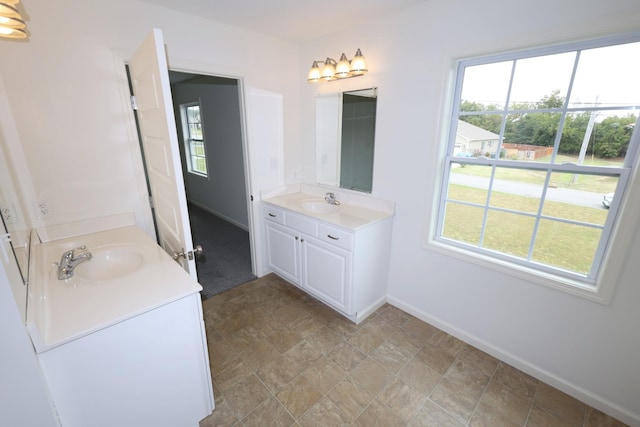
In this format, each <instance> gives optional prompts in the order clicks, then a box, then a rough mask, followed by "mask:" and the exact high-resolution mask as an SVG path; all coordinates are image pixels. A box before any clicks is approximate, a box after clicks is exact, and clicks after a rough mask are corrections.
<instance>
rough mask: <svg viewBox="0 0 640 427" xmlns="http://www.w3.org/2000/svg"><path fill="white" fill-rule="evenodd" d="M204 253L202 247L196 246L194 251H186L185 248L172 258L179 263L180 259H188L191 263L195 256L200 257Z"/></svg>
mask: <svg viewBox="0 0 640 427" xmlns="http://www.w3.org/2000/svg"><path fill="white" fill-rule="evenodd" d="M203 253H204V249H202V246H200V245H196V246H195V247H194V248H193V250H192V251H185V250H184V248H182V249H180V251H175V252H174V253H173V255H171V258H173V259H174V260H176V261H177V260H178V258H180V257H183V258H184V259H187V258H188V259H189V261H191V260H192V259H193V257H194V256H196V257H199V256H200V255H202V254H203Z"/></svg>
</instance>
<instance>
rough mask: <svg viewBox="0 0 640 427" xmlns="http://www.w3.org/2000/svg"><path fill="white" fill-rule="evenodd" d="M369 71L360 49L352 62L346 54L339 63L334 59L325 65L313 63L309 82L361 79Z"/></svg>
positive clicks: (329, 59) (326, 61)
mask: <svg viewBox="0 0 640 427" xmlns="http://www.w3.org/2000/svg"><path fill="white" fill-rule="evenodd" d="M367 71H369V70H367V63H366V61H365V59H364V56H362V52H360V48H358V50H357V51H356V55H355V56H354V57H353V59H352V60H351V61H349V60H348V59H347V57H346V55H345V54H344V53H343V54H342V56H340V60H339V61H338V62H336V60H335V59H333V58H327V59H326V60H325V61H324V63H323V61H321V60H319V61H313V65H311V70H309V76H308V77H307V82H309V83H317V82H319V81H320V80H324V81H327V82H330V81H333V80H338V79H348V78H351V77H359V76H362V75H364V74H365V73H366V72H367Z"/></svg>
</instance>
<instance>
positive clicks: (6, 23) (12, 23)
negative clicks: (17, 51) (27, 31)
mask: <svg viewBox="0 0 640 427" xmlns="http://www.w3.org/2000/svg"><path fill="white" fill-rule="evenodd" d="M0 26H1V27H7V28H24V27H26V26H27V25H26V24H25V23H24V21H23V20H22V19H18V18H9V17H6V16H2V15H0Z"/></svg>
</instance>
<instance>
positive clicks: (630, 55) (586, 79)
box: [570, 43, 640, 107]
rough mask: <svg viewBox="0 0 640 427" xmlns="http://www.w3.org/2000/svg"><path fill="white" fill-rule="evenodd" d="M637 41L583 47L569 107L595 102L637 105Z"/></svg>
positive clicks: (639, 55)
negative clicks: (590, 47) (597, 46)
mask: <svg viewBox="0 0 640 427" xmlns="http://www.w3.org/2000/svg"><path fill="white" fill-rule="evenodd" d="M638 58H640V43H629V44H623V45H618V46H608V47H602V48H598V49H589V50H584V51H582V52H581V54H580V62H579V64H578V70H577V71H576V78H575V82H574V84H573V89H572V92H571V100H570V101H571V102H570V106H571V107H579V106H583V105H592V104H594V103H596V102H598V103H599V104H600V105H606V106H607V107H611V106H619V105H638V104H639V103H640V81H639V80H638Z"/></svg>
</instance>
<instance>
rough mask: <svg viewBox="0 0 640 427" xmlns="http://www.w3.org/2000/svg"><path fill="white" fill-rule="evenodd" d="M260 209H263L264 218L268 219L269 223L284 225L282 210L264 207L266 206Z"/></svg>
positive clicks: (268, 206)
mask: <svg viewBox="0 0 640 427" xmlns="http://www.w3.org/2000/svg"><path fill="white" fill-rule="evenodd" d="M262 207H263V212H264V217H265V218H266V219H268V220H269V221H273V222H277V223H278V224H282V225H284V217H285V213H284V211H283V210H280V209H278V208H274V207H273V206H270V205H266V204H265V205H262Z"/></svg>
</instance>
